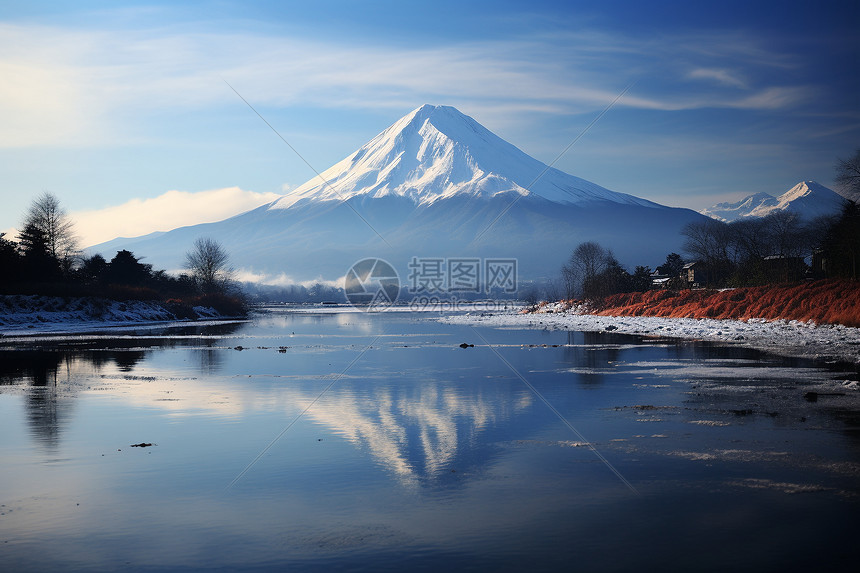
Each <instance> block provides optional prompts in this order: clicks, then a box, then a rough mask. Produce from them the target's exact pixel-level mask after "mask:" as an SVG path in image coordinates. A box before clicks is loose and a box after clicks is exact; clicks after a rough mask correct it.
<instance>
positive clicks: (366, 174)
mask: <svg viewBox="0 0 860 573" xmlns="http://www.w3.org/2000/svg"><path fill="white" fill-rule="evenodd" d="M322 177H323V178H324V179H325V182H323V181H322V180H321V178H319V177H315V178H313V179H311V180H310V181H308V182H307V183H305V184H304V185H302V186H301V187H299V188H298V189H296V190H295V191H294V192H292V193H290V194H289V195H286V196H284V197H282V198H280V199H278V200H276V201H274V202H272V203H270V204H268V205H264V206H262V207H259V208H257V209H254V210H252V211H249V212H247V213H243V214H241V215H237V216H235V217H231V218H229V219H225V220H224V221H220V222H217V223H208V224H203V225H195V226H190V227H183V228H180V229H175V230H173V231H170V232H167V233H164V234H162V235H159V236H154V237H150V236H147V237H140V238H137V239H115V240H114V241H110V242H108V243H104V244H102V245H98V246H96V247H93V248H91V249H90V251H91V252H101V253H102V254H104V255H105V256H106V257H110V256H112V255H113V252H115V250H117V249H120V248H125V249H129V250H131V251H133V252H135V254H137V255H138V256H145V257H146V262H148V263H152V264H154V265H155V266H156V267H162V268H167V269H169V270H176V269H179V268H180V267H181V264H182V257H183V253H184V252H185V251H186V250H187V249H188V248H190V246H191V243H192V242H193V241H194V239H195V238H197V237H199V236H211V237H213V238H215V239H216V240H218V241H220V242H221V243H223V244H224V246H225V247H226V248H227V250H228V251H229V252H230V253H231V255H232V258H233V261H234V265H235V266H236V267H237V268H239V269H242V270H244V271H246V272H247V273H246V276H251V275H253V276H256V277H257V278H262V277H266V278H267V279H268V280H272V279H274V278H277V277H280V279H281V281H285V282H287V281H307V280H314V279H317V278H323V279H337V278H338V277H342V276H343V275H344V274H345V273H346V271H347V270H348V268H349V266H350V265H352V264H353V263H354V262H356V261H357V260H359V259H361V258H365V257H380V258H384V259H386V260H388V261H389V262H390V263H392V264H393V265H394V266H395V268H396V269H397V270H398V272H400V273H401V278H402V279H403V280H404V282H407V281H406V277H407V276H408V274H409V269H408V263H409V261H410V260H412V258H413V257H479V258H488V257H494V258H514V259H517V260H518V265H519V268H518V270H519V273H520V277H521V278H526V279H532V278H540V277H553V276H556V275H557V274H558V271H559V268H560V267H561V265H562V264H563V263H564V262H565V260H566V259H567V257H568V255H569V254H570V252H571V250H572V249H573V248H575V247H576V245H577V244H579V243H580V242H583V241H590V240H595V241H598V242H600V243H601V244H603V245H604V246H606V247H609V248H611V249H613V251H614V252H615V254H616V255H617V256H618V258H619V259H620V260H621V261H622V262H623V263H625V264H628V265H633V264H649V265H652V266H654V265H656V264H658V263H660V262H662V260H663V259H664V258H665V255H666V253H668V252H670V251H677V250H678V249H679V248H680V243H681V237H680V235H679V230H680V228H681V227H682V226H683V225H684V224H686V223H688V222H690V221H693V220H702V219H703V216H702V215H699V214H697V213H695V212H693V211H690V210H688V209H674V208H669V207H665V206H662V205H659V204H657V203H653V202H651V201H646V200H644V199H640V198H637V197H634V196H632V195H627V194H624V193H617V192H614V191H610V190H608V189H605V188H603V187H601V186H599V185H596V184H594V183H591V182H589V181H586V180H584V179H581V178H578V177H574V176H572V175H568V174H566V173H563V172H561V171H558V170H556V169H552V168H549V167H547V166H546V165H545V164H544V163H542V162H540V161H538V160H536V159H534V158H532V157H530V156H528V155H527V154H525V153H524V152H522V151H521V150H519V149H518V148H516V147H514V146H513V145H511V144H509V143H507V142H505V141H504V140H502V139H501V138H499V137H498V136H496V135H495V134H493V133H492V132H490V131H489V130H487V129H486V128H484V127H483V126H481V125H480V124H479V123H478V122H476V121H475V120H474V119H472V118H470V117H468V116H465V115H463V114H462V113H460V112H459V111H457V110H456V109H454V108H451V107H444V106H438V107H434V106H429V105H425V106H422V107H420V108H418V109H416V110H414V111H412V112H411V113H409V114H407V115H406V116H404V117H403V118H401V119H400V120H398V121H397V122H395V123H394V124H393V125H392V126H391V127H389V128H388V129H386V130H385V131H383V132H382V133H380V134H379V135H377V136H376V137H374V138H373V139H372V140H370V141H369V142H368V143H367V144H365V145H363V146H362V147H361V148H359V149H358V150H357V151H355V152H354V153H352V154H350V155H349V156H348V157H347V158H345V159H344V160H342V161H340V162H338V163H337V164H335V165H333V166H332V167H330V168H329V169H327V170H326V171H324V172H323V173H322Z"/></svg>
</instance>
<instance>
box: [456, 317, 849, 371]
mask: <svg viewBox="0 0 860 573" xmlns="http://www.w3.org/2000/svg"><path fill="white" fill-rule="evenodd" d="M547 310H551V309H547ZM440 320H441V321H442V322H444V323H448V324H462V325H471V326H490V327H496V328H540V329H548V330H576V331H583V332H617V333H620V334H634V335H640V336H655V337H669V338H682V339H692V340H709V341H716V342H721V343H726V344H734V345H741V346H746V347H750V348H757V349H760V350H765V351H768V352H772V353H774V354H779V355H781V356H802V357H806V358H812V359H820V360H827V361H840V362H851V363H854V364H858V365H860V328H854V327H848V326H843V325H833V324H826V325H818V324H815V323H813V322H802V321H796V320H790V321H789V320H772V321H769V320H765V319H760V318H751V319H747V320H725V319H712V318H699V319H696V318H664V317H651V316H600V315H594V314H577V312H576V311H575V310H566V311H565V310H558V311H553V312H540V313H530V314H522V313H518V312H515V311H511V312H503V313H468V314H462V315H451V316H447V317H442V318H441V319H440Z"/></svg>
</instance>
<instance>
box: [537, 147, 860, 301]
mask: <svg viewBox="0 0 860 573" xmlns="http://www.w3.org/2000/svg"><path fill="white" fill-rule="evenodd" d="M836 181H837V183H838V184H839V185H840V186H841V187H842V188H843V190H844V191H845V195H847V196H849V197H851V198H852V199H846V200H845V203H844V204H843V208H842V211H841V213H839V214H838V215H835V216H831V217H819V218H817V219H814V220H812V221H803V220H802V219H801V218H800V217H799V216H798V215H797V214H796V213H790V212H786V211H779V212H776V213H772V214H770V215H768V216H766V217H762V218H745V219H741V220H738V221H733V222H731V223H726V222H722V221H718V220H716V219H707V220H702V221H695V222H692V223H689V224H688V225H686V226H685V227H684V228H683V229H682V230H681V234H682V235H683V236H684V243H683V251H684V254H685V255H686V256H687V259H686V260H687V261H689V262H690V263H693V262H695V263H696V265H695V266H696V269H695V272H696V274H694V275H693V276H695V277H696V280H689V277H688V276H685V275H683V274H682V272H683V271H684V270H685V260H684V259H683V258H682V257H681V255H679V254H677V253H669V254H668V255H667V256H666V260H665V262H664V263H663V264H662V265H659V266H657V267H656V269H655V270H656V275H657V276H658V277H662V278H663V279H664V282H663V283H662V286H668V287H674V288H681V287H691V286H707V287H712V288H720V287H742V286H760V285H767V284H775V283H787V282H798V281H800V280H803V279H807V278H847V279H853V280H856V279H858V278H860V265H858V263H859V262H860V261H858V257H860V204H858V202H857V199H858V198H860V150H858V151H857V152H856V153H855V154H854V156H853V157H852V158H850V159H848V160H842V159H840V160H838V162H837V178H836ZM807 261H808V262H809V263H810V264H807ZM654 275H655V273H654V272H653V271H652V270H651V268H650V267H648V266H636V267H635V268H634V270H633V272H630V271H628V270H627V269H626V268H624V267H623V266H622V265H621V264H620V263H619V262H618V260H617V259H616V258H615V256H614V254H613V253H612V251H611V250H609V249H606V248H604V247H603V246H601V245H599V244H598V243H595V242H593V241H588V242H584V243H581V244H580V245H578V246H577V247H576V248H575V249H574V250H573V252H571V254H570V256H569V257H568V259H567V261H566V262H565V264H564V265H563V266H562V268H561V276H560V279H559V282H558V283H556V284H551V285H550V286H549V288H548V289H547V299H548V300H558V299H560V298H567V299H573V298H585V299H596V298H602V297H605V296H608V295H612V294H618V293H624V292H638V291H645V290H648V289H650V288H654V287H655V285H654V284H653V280H654Z"/></svg>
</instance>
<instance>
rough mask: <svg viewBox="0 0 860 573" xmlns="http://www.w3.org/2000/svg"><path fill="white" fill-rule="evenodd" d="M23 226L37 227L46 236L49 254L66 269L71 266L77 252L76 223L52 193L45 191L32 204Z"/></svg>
mask: <svg viewBox="0 0 860 573" xmlns="http://www.w3.org/2000/svg"><path fill="white" fill-rule="evenodd" d="M22 227H23V228H28V227H30V228H35V229H38V230H39V231H41V233H42V234H43V235H44V237H45V246H46V248H47V251H48V254H49V255H50V256H51V257H52V258H53V259H54V260H56V261H57V262H59V263H60V265H61V267H62V268H63V269H64V270H67V271H68V270H69V268H70V267H71V262H72V257H73V256H74V255H75V253H76V252H77V248H78V240H77V237H75V231H74V223H73V222H72V220H71V219H69V216H68V215H67V214H66V211H65V209H63V208H62V206H61V205H60V201H59V199H57V198H56V197H55V196H54V195H53V194H52V193H49V192H47V191H46V192H45V193H43V194H42V195H40V196H39V197H37V198H36V199H34V200H33V202H32V203H31V204H30V208H29V210H28V211H27V214H26V215H25V217H24V224H23V226H22Z"/></svg>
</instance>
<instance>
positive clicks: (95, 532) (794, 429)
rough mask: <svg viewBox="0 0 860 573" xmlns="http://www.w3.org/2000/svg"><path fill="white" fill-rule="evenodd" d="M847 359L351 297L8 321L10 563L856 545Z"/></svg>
mask: <svg viewBox="0 0 860 573" xmlns="http://www.w3.org/2000/svg"><path fill="white" fill-rule="evenodd" d="M463 343H465V344H466V347H465V348H463V347H461V344H463ZM469 345H474V346H469ZM856 380H857V371H856V368H849V367H846V366H844V365H839V364H816V363H813V362H810V361H804V360H799V359H791V358H780V357H776V356H771V355H768V354H765V353H762V352H759V351H754V350H748V349H742V348H738V347H728V346H720V345H716V344H707V343H701V342H689V341H688V342H680V341H676V340H669V339H659V338H642V337H633V336H625V335H619V334H613V333H581V332H563V331H543V330H514V329H489V328H472V327H469V326H454V325H446V324H441V323H438V322H436V321H434V320H432V315H431V314H428V313H408V312H385V313H362V312H349V311H348V310H347V309H337V308H334V309H317V310H312V309H311V310H309V309H304V310H290V309H281V308H269V309H263V311H261V312H259V313H256V314H255V315H254V316H253V317H252V320H250V321H248V322H237V323H227V324H208V325H207V324H203V325H187V324H186V325H171V326H157V327H147V328H142V327H141V328H136V329H125V330H110V331H102V332H100V333H95V334H75V335H67V336H59V335H56V336H45V337H21V338H8V337H7V338H3V339H0V460H2V472H0V476H2V477H0V569H3V570H8V571H30V570H32V571H46V570H51V571H72V570H81V571H106V570H118V569H122V570H124V571H168V570H169V571H186V570H187V571H197V570H206V571H213V570H221V569H223V570H237V569H239V570H244V571H275V570H277V571H281V570H287V569H289V570H300V571H314V570H318V571H395V570H396V571H403V570H409V571H416V570H433V571H436V570H446V571H461V570H482V571H483V570H494V571H522V570H528V571H553V570H565V571H570V570H583V571H615V570H617V571H625V570H632V569H637V570H660V571H670V570H677V571H685V570H687V571H688V570H694V569H695V570H713V571H725V570H756V571H765V570H782V571H785V570H805V569H810V568H816V569H822V568H824V569H832V568H835V567H842V566H845V567H848V566H850V563H852V562H853V563H856V560H857V558H858V555H857V554H858V550H857V547H858V545H857V539H858V534H860V526H858V509H860V497H858V494H860V480H858V476H860V439H858V437H860V432H858V429H860V415H858V411H860V410H858V407H857V402H856V400H855V397H854V395H852V392H853V393H855V394H856V393H857V391H856V390H845V391H844V392H839V391H833V388H837V389H838V388H839V384H840V383H841V382H850V381H856ZM148 444H151V445H148ZM133 445H136V446H135V447H132V446H133Z"/></svg>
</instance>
